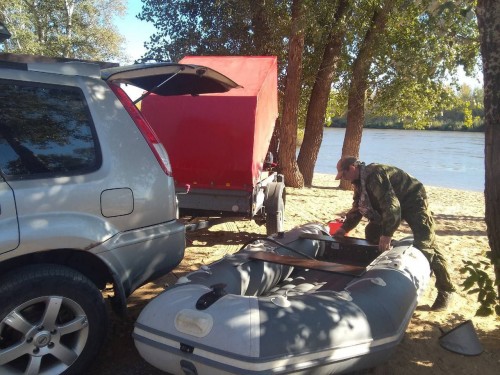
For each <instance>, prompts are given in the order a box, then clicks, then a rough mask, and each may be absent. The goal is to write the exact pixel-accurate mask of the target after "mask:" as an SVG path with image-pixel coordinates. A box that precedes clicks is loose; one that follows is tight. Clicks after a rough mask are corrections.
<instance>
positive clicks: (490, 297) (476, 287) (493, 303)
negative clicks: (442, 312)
mask: <svg viewBox="0 0 500 375" xmlns="http://www.w3.org/2000/svg"><path fill="white" fill-rule="evenodd" d="M463 263H464V266H463V267H462V268H461V269H460V273H461V274H468V276H467V278H466V279H465V280H464V282H463V283H462V287H463V290H464V291H468V292H467V294H469V295H474V294H477V301H478V302H479V304H480V307H479V308H478V310H477V311H476V315H477V316H489V315H492V314H494V313H496V314H497V315H499V316H500V300H499V299H498V296H497V293H496V289H495V286H494V283H493V280H492V279H491V278H490V276H489V274H488V273H487V272H486V271H487V270H488V269H489V268H490V267H491V264H490V263H489V262H487V261H479V262H471V261H463ZM497 282H498V281H497Z"/></svg>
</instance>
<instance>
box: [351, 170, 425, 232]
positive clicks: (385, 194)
mask: <svg viewBox="0 0 500 375" xmlns="http://www.w3.org/2000/svg"><path fill="white" fill-rule="evenodd" d="M360 168H361V171H360V172H361V173H360V180H358V181H353V185H354V197H353V204H352V208H351V209H350V210H349V212H348V213H347V214H346V219H345V221H344V224H343V225H342V227H343V228H344V229H345V230H346V232H348V231H350V230H352V229H353V228H354V227H356V225H358V223H359V222H360V220H361V218H362V217H363V216H365V217H367V218H368V219H369V220H372V221H375V222H378V223H379V224H380V225H381V227H382V235H383V236H389V237H392V235H393V234H394V232H395V231H396V230H397V229H398V227H399V224H400V223H401V219H402V211H404V212H405V214H406V215H411V212H412V208H413V207H417V208H418V207H419V206H421V205H422V202H423V200H426V199H427V196H426V192H425V188H424V186H423V185H422V183H421V182H420V181H418V180H417V179H416V178H414V177H412V176H410V175H409V174H408V173H406V172H405V171H403V170H401V169H399V168H396V167H392V166H389V165H383V164H375V163H374V164H369V165H367V166H365V165H364V164H361V165H360ZM363 169H364V170H363ZM362 178H364V181H361V179H362ZM362 185H364V188H365V189H366V196H367V197H368V199H369V203H368V208H369V209H368V210H367V209H366V207H365V209H364V210H363V208H362V207H361V205H360V203H361V200H362V199H361V198H362V195H363V189H362ZM365 206H366V204H365ZM370 206H371V207H370ZM370 209H373V211H375V214H374V215H369V214H367V212H366V211H368V213H369V211H370ZM362 212H363V213H362Z"/></svg>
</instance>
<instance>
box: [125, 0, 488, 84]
mask: <svg viewBox="0 0 500 375" xmlns="http://www.w3.org/2000/svg"><path fill="white" fill-rule="evenodd" d="M141 7H142V1H140V0H127V14H126V16H125V17H124V18H118V17H117V18H116V19H115V22H116V26H117V27H118V31H119V32H120V34H122V35H123V37H124V38H125V39H126V42H125V50H126V54H127V56H128V59H127V60H126V61H120V63H121V64H125V63H133V62H134V60H136V59H138V58H140V57H141V56H142V55H143V54H144V53H145V52H146V49H145V48H144V42H146V41H148V40H149V37H150V36H151V34H153V32H154V30H155V29H154V27H153V25H152V24H151V23H149V22H145V21H140V20H138V19H137V18H136V15H137V14H139V13H140V11H141ZM458 74H459V77H460V81H461V82H463V83H466V84H467V85H469V86H470V87H472V88H477V87H480V86H482V84H483V80H482V74H480V75H479V77H478V78H471V77H466V76H465V74H464V72H463V70H462V69H461V68H460V69H459V73H458Z"/></svg>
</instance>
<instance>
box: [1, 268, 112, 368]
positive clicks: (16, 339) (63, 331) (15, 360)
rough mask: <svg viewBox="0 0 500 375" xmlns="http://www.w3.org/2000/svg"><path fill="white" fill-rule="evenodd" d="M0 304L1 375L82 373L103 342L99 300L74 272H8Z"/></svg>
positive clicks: (103, 315)
mask: <svg viewBox="0 0 500 375" xmlns="http://www.w3.org/2000/svg"><path fill="white" fill-rule="evenodd" d="M0 301H2V306H0V373H1V374H9V375H10V374H61V373H64V374H78V373H81V372H82V369H83V368H84V367H85V366H86V365H87V364H88V361H89V360H91V359H92V358H93V357H94V356H95V355H96V354H97V352H98V351H99V349H100V347H101V345H102V343H103V341H104V338H105V337H106V332H107V322H108V316H107V313H106V308H105V303H104V300H103V297H102V294H101V292H100V291H99V289H97V288H96V286H95V285H94V284H93V283H92V282H91V281H90V280H89V279H87V278H86V277H85V276H83V275H82V274H80V273H79V272H77V271H75V270H73V269H70V268H67V267H63V266H58V265H50V264H45V265H36V266H28V267H25V268H23V269H21V270H16V271H15V272H11V273H10V274H7V275H5V276H4V277H2V278H0ZM5 302H6V303H5Z"/></svg>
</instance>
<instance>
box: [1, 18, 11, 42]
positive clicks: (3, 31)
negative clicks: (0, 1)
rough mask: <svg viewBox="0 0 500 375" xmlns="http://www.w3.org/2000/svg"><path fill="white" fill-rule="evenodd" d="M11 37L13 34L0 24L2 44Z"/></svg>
mask: <svg viewBox="0 0 500 375" xmlns="http://www.w3.org/2000/svg"><path fill="white" fill-rule="evenodd" d="M10 37H11V34H10V33H9V30H7V27H6V26H5V25H4V24H3V23H2V22H0V43H3V42H4V41H6V40H7V39H9V38H10Z"/></svg>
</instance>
